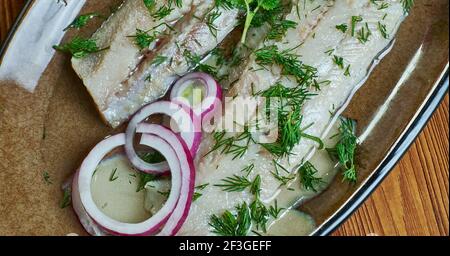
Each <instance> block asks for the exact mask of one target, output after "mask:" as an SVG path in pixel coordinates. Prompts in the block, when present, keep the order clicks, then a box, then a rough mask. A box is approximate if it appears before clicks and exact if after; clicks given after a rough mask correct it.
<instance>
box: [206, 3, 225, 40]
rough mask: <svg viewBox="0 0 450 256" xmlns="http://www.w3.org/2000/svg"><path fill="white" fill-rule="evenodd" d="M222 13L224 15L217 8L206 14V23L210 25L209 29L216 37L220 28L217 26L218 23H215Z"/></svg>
mask: <svg viewBox="0 0 450 256" xmlns="http://www.w3.org/2000/svg"><path fill="white" fill-rule="evenodd" d="M221 15H222V13H221V12H220V11H219V9H215V10H214V11H212V12H211V13H209V14H208V15H207V16H206V25H207V26H208V28H209V31H210V32H211V34H212V35H213V36H214V37H215V38H217V30H218V28H217V25H216V24H214V23H215V22H216V20H217V19H218V18H219V17H220V16H221Z"/></svg>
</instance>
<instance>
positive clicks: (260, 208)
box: [250, 199, 270, 233]
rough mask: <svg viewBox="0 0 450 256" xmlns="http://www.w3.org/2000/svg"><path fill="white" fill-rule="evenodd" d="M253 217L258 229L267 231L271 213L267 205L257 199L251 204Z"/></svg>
mask: <svg viewBox="0 0 450 256" xmlns="http://www.w3.org/2000/svg"><path fill="white" fill-rule="evenodd" d="M250 213H251V218H252V220H253V221H254V222H255V224H256V229H258V230H262V231H263V232H264V233H266V232H267V222H268V221H269V217H270V213H269V211H268V209H267V207H266V206H265V205H264V204H263V203H262V202H261V201H260V200H258V199H257V200H255V201H253V203H251V204H250Z"/></svg>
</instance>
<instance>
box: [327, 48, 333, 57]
mask: <svg viewBox="0 0 450 256" xmlns="http://www.w3.org/2000/svg"><path fill="white" fill-rule="evenodd" d="M333 52H334V49H330V50H328V51H326V52H325V54H326V55H328V56H331V55H332V54H333Z"/></svg>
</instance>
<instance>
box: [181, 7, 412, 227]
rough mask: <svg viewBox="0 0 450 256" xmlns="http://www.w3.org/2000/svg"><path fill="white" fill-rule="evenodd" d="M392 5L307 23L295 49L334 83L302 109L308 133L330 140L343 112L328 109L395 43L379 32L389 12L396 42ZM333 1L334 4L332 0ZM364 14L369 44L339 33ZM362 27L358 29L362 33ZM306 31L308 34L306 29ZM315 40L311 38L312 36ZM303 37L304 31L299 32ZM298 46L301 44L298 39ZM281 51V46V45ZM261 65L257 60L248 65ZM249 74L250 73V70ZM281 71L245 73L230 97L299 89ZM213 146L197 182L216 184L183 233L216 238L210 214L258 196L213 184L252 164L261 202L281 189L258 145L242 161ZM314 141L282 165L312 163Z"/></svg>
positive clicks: (397, 14)
mask: <svg viewBox="0 0 450 256" xmlns="http://www.w3.org/2000/svg"><path fill="white" fill-rule="evenodd" d="M387 2H389V4H390V7H389V8H388V9H387V10H378V9H377V8H376V6H374V5H372V4H370V3H369V2H368V1H363V0H353V1H350V0H349V1H336V2H335V3H334V5H333V6H330V7H329V9H328V10H326V11H325V12H324V13H323V15H318V16H317V20H316V21H317V23H316V22H312V23H308V24H309V26H311V30H310V32H305V33H304V34H307V36H306V37H305V38H304V39H303V44H302V45H301V46H300V47H298V48H297V49H295V53H296V54H298V55H299V56H301V58H300V59H301V60H302V61H303V62H304V63H306V64H308V65H310V66H313V67H316V68H317V69H318V79H319V80H321V81H324V80H330V81H331V83H330V85H328V86H326V87H324V88H322V90H321V91H318V92H316V93H317V94H318V95H317V96H316V97H314V98H313V99H311V100H309V101H307V102H306V104H305V106H304V107H303V110H302V111H303V116H304V118H305V120H304V124H305V126H307V125H308V124H313V126H311V127H310V128H309V129H308V130H307V131H306V132H307V133H308V134H310V135H313V136H317V137H320V138H326V136H328V134H327V132H328V131H329V128H330V127H332V126H333V125H334V123H335V121H336V120H337V116H338V115H339V111H337V112H336V113H337V114H336V115H335V116H330V114H329V111H330V110H331V108H332V106H333V105H334V106H337V107H338V108H337V109H338V110H339V107H340V106H343V105H345V102H347V101H348V100H349V99H350V98H351V97H352V93H354V91H355V90H356V89H357V87H358V86H359V84H360V82H361V81H363V80H364V79H365V77H366V76H367V75H368V72H369V70H370V67H371V65H372V62H373V59H374V58H376V57H377V56H378V55H379V53H380V52H382V51H383V50H384V49H385V48H386V46H388V45H390V44H391V39H385V38H383V37H382V36H381V34H380V33H379V32H378V30H376V29H375V28H374V26H375V25H377V22H378V21H379V20H380V17H382V16H383V15H384V12H388V16H386V19H385V20H384V21H383V22H384V23H385V24H387V29H388V32H389V34H390V35H391V38H392V37H393V36H394V35H395V33H396V31H397V29H398V27H399V25H400V23H401V22H402V21H403V19H404V17H405V14H404V12H403V8H402V6H401V3H400V2H399V1H398V0H389V1H387ZM329 3H331V1H329ZM357 15H362V16H363V18H364V19H365V20H366V21H367V22H368V25H369V27H370V28H371V30H372V33H373V35H372V37H371V38H370V40H369V41H368V42H367V43H366V44H361V43H360V42H359V41H358V40H357V39H356V38H354V37H351V36H350V35H349V34H344V33H342V32H340V31H339V30H337V29H336V28H335V26H336V25H337V24H341V23H344V22H346V23H348V22H349V21H350V20H351V17H352V16H357ZM361 25H362V24H359V25H358V27H357V30H359V29H360V26H361ZM303 31H307V30H303ZM295 32H298V31H290V32H289V35H288V36H287V37H286V38H290V39H289V40H293V39H292V38H295ZM313 34H314V35H315V36H312V35H313ZM296 36H297V37H298V38H301V37H302V33H297V34H296ZM296 42H302V41H299V40H297V41H296ZM279 47H280V48H281V47H282V44H279ZM328 47H333V48H335V49H336V50H335V52H336V54H337V55H338V54H339V55H342V57H344V59H345V60H346V63H348V64H350V65H351V66H352V67H353V68H352V71H351V72H352V76H350V77H346V76H344V71H343V70H342V69H340V68H339V67H337V66H336V65H335V64H334V63H333V61H332V59H331V57H330V56H328V55H326V54H325V51H327V49H328ZM252 65H255V67H256V66H257V65H256V64H255V63H254V62H253V64H252V63H250V64H249V66H250V67H251V66H252ZM248 70H251V69H249V68H248ZM279 72H280V71H279V68H278V67H272V69H270V70H269V71H268V70H261V71H256V72H255V71H253V72H252V74H248V72H246V73H244V74H243V79H241V80H240V81H239V82H238V83H236V85H235V86H238V87H234V88H233V89H232V90H231V91H230V95H239V96H245V95H251V89H250V88H251V83H253V84H254V85H255V86H257V88H256V91H261V90H265V89H267V88H269V87H270V86H271V85H273V84H274V82H277V81H278V82H282V83H283V84H284V85H286V86H294V84H293V83H292V79H287V78H285V77H281V76H280V75H279ZM255 81H256V82H255ZM213 145H214V141H213V139H212V138H211V136H207V137H206V138H205V139H204V141H203V143H202V145H201V149H200V152H199V156H198V157H197V159H196V164H197V179H196V184H197V185H199V184H206V183H209V184H211V185H210V186H208V187H207V188H205V189H204V190H203V191H202V194H203V196H202V197H201V198H199V199H198V200H197V201H196V202H194V203H193V205H192V207H191V211H190V214H189V217H188V219H187V221H186V223H185V224H184V226H183V228H182V229H181V231H180V233H179V235H213V234H212V233H211V229H210V227H209V224H208V223H209V219H210V217H211V215H213V214H216V215H221V214H222V213H223V212H224V211H225V210H232V209H234V207H235V206H236V205H239V204H241V203H243V202H246V203H248V204H250V203H251V202H252V201H253V200H254V196H253V195H252V194H251V193H250V192H249V191H247V190H246V191H243V192H229V193H228V192H224V191H222V190H221V189H220V188H218V187H215V186H213V185H214V184H221V183H222V182H221V180H222V179H224V178H227V177H230V176H232V175H243V174H242V172H241V170H242V169H243V168H245V167H246V166H248V165H250V164H252V163H253V164H254V165H255V167H254V169H253V171H252V173H251V174H250V176H249V180H253V179H254V178H255V177H256V175H260V177H261V200H262V201H263V202H264V203H266V204H267V205H270V204H271V203H273V201H274V200H275V199H276V198H277V196H278V194H279V192H280V189H279V188H280V187H279V182H278V181H277V180H276V179H275V178H274V177H273V176H272V175H271V174H270V172H271V171H273V170H274V167H273V164H272V161H273V160H274V158H273V157H272V156H271V155H269V154H268V152H266V151H265V150H264V149H262V148H261V147H260V146H258V145H251V146H250V147H249V149H248V151H247V153H246V154H245V155H244V156H243V157H242V158H239V159H233V156H231V155H223V154H220V153H219V152H213V153H211V154H208V155H206V156H205V153H206V152H209V151H210V150H211V149H212V147H213ZM317 147H318V146H317V145H316V144H315V143H314V142H313V141H309V140H302V141H301V142H300V143H299V144H298V145H297V146H296V147H295V148H294V150H293V154H294V155H293V156H291V157H290V158H289V159H282V160H281V161H279V163H280V164H282V165H283V166H284V167H285V168H286V169H287V170H289V171H291V172H292V171H294V170H296V168H297V167H298V166H299V165H301V163H302V162H303V161H307V160H309V158H310V157H311V156H312V153H313V152H314V151H315V150H316V149H317Z"/></svg>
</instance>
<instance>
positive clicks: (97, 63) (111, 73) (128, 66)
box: [72, 0, 193, 112]
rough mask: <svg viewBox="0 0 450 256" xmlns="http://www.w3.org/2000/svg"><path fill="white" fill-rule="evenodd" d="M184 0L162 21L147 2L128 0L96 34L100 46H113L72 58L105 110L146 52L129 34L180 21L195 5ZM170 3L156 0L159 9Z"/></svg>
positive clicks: (92, 94)
mask: <svg viewBox="0 0 450 256" xmlns="http://www.w3.org/2000/svg"><path fill="white" fill-rule="evenodd" d="M182 2H183V3H182V5H181V6H182V7H177V6H175V7H173V11H172V13H171V14H170V15H168V16H167V17H165V18H163V19H162V20H155V19H154V18H153V17H151V14H150V11H149V10H148V9H147V7H146V6H145V5H144V1H142V0H126V1H125V2H124V3H123V4H122V5H121V6H120V8H119V9H118V10H117V11H116V12H115V13H114V14H112V15H111V16H110V17H109V18H108V19H107V20H106V21H105V22H104V23H103V25H102V26H101V27H100V28H99V29H98V30H97V31H96V32H95V33H94V34H93V36H92V39H93V40H95V41H96V43H97V45H98V46H99V48H105V47H109V49H108V50H105V51H102V52H99V53H96V54H91V55H89V56H87V57H85V58H81V59H77V58H72V67H73V69H74V70H75V72H76V73H77V74H78V76H79V77H80V78H81V79H82V80H83V83H84V85H85V86H86V88H87V89H88V91H89V93H90V94H91V96H92V98H93V99H94V101H95V103H96V104H97V107H98V109H99V110H100V112H101V110H102V109H105V107H106V106H105V104H106V102H107V99H108V97H109V95H111V94H113V93H115V92H116V91H117V90H118V89H119V85H120V83H121V82H122V81H123V80H124V79H126V78H127V77H128V75H129V73H130V72H131V71H132V70H134V69H135V68H136V66H137V65H138V64H139V62H140V61H141V59H142V56H143V51H141V49H139V47H138V46H137V45H136V44H135V43H134V40H133V39H132V38H129V36H131V35H134V34H135V33H136V29H142V30H147V29H151V28H153V27H156V26H157V25H159V24H161V23H169V24H171V23H173V22H176V21H177V20H178V19H180V18H181V17H182V16H183V15H184V14H186V13H187V12H189V11H190V10H191V8H192V7H193V5H192V2H193V0H183V1H182ZM167 3H168V0H161V1H156V7H155V8H159V7H161V6H164V5H167ZM156 30H157V31H158V32H160V33H163V32H165V30H167V27H166V26H160V27H158V28H157V29H156ZM153 46H154V45H151V46H150V47H153ZM146 50H149V49H146ZM144 51H145V50H144Z"/></svg>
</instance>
